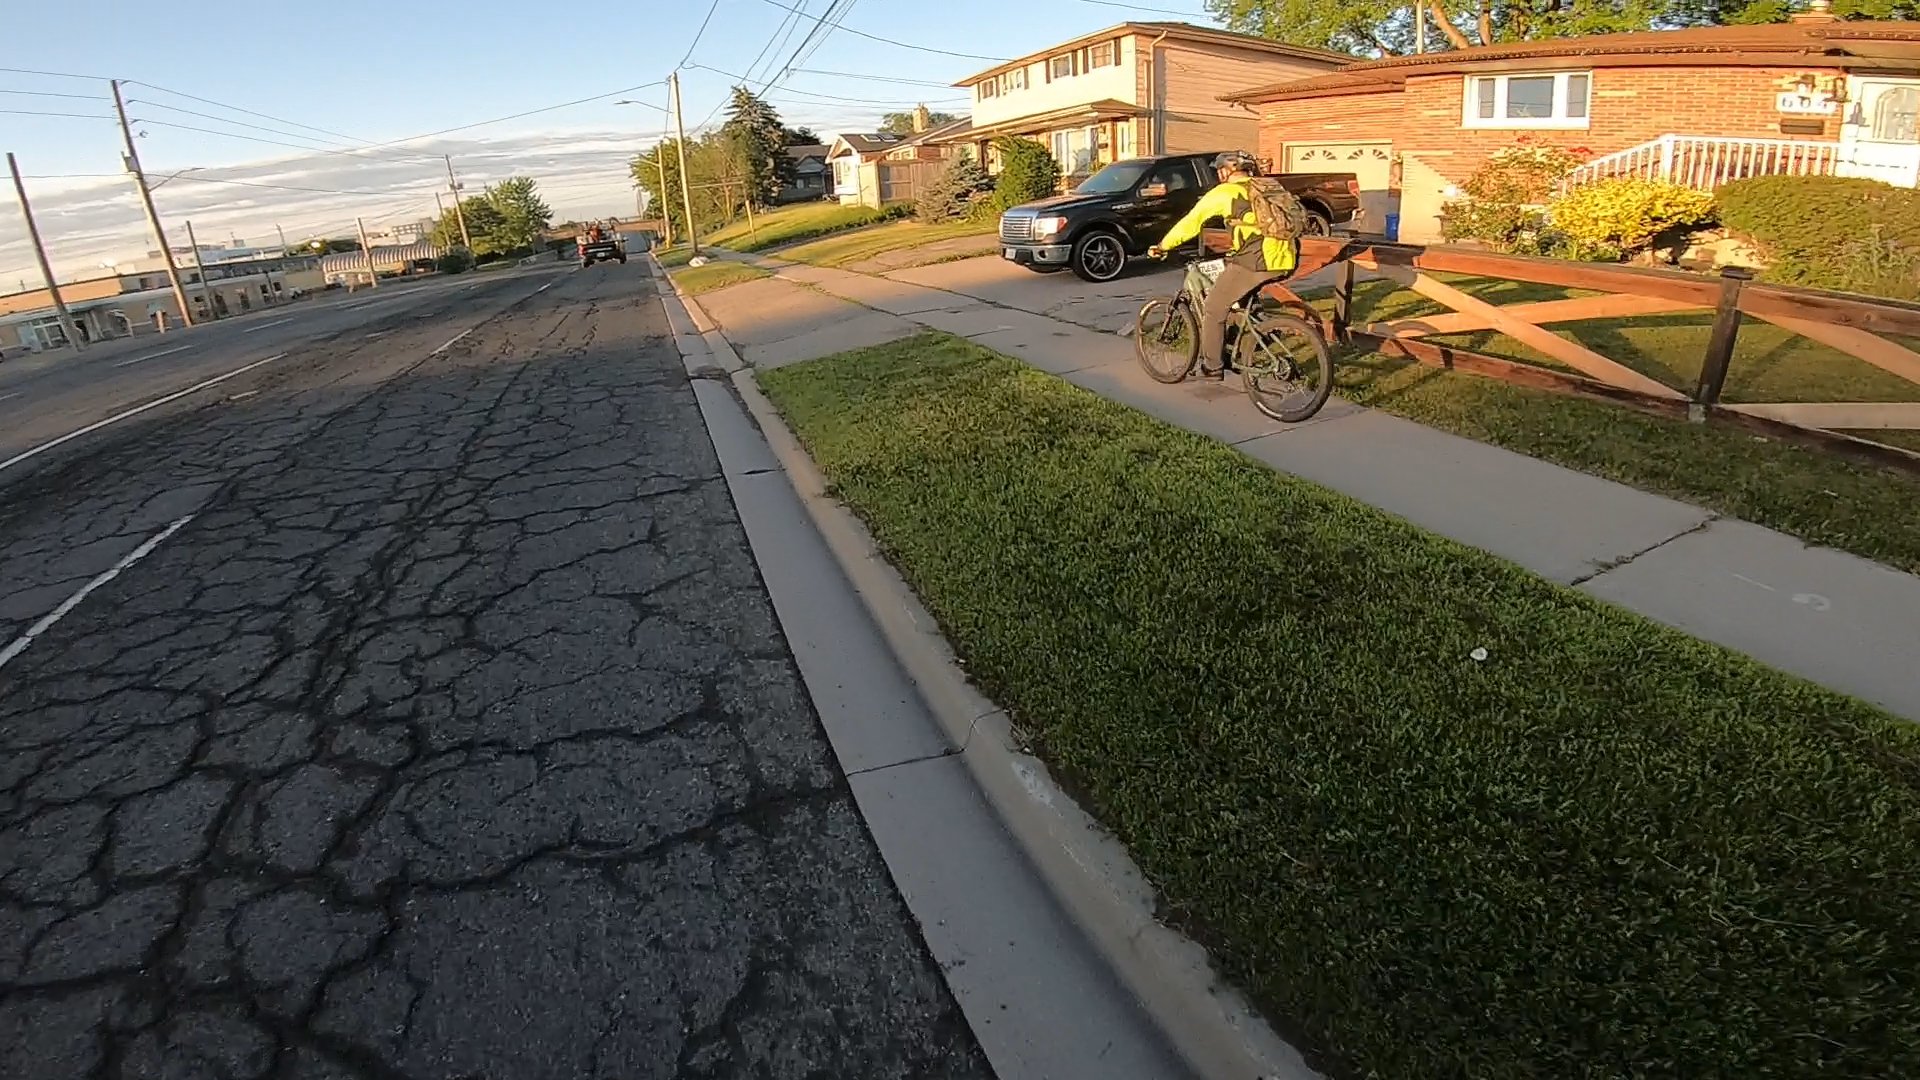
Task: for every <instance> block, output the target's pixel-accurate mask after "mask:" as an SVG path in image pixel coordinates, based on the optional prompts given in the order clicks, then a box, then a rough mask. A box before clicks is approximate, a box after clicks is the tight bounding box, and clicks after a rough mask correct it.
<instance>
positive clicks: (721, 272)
mask: <svg viewBox="0 0 1920 1080" xmlns="http://www.w3.org/2000/svg"><path fill="white" fill-rule="evenodd" d="M668 272H669V273H670V274H672V275H673V280H674V283H675V284H677V285H679V286H680V291H681V292H683V293H686V294H687V295H688V296H699V295H700V294H701V293H704V292H712V291H713V290H715V289H724V288H726V287H727V286H729V285H738V284H740V283H741V282H743V281H753V280H755V279H757V278H763V277H770V276H772V275H770V274H768V273H767V271H765V270H762V269H760V268H759V267H757V266H749V265H747V264H746V263H743V262H732V261H728V260H722V259H715V260H714V261H712V262H709V263H706V264H703V265H701V266H682V267H679V268H678V269H675V270H671V271H668Z"/></svg>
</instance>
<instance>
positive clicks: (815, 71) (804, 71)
mask: <svg viewBox="0 0 1920 1080" xmlns="http://www.w3.org/2000/svg"><path fill="white" fill-rule="evenodd" d="M792 73H793V74H795V75H831V76H834V77H835V78H840V79H866V80H869V81H871V82H886V83H903V84H905V85H908V86H931V87H934V88H935V89H938V90H951V89H953V84H952V83H945V82H938V81H935V80H933V79H900V78H895V77H893V76H891V75H860V74H856V73H854V72H851V71H823V70H821V69H820V68H794V69H793V72H792Z"/></svg>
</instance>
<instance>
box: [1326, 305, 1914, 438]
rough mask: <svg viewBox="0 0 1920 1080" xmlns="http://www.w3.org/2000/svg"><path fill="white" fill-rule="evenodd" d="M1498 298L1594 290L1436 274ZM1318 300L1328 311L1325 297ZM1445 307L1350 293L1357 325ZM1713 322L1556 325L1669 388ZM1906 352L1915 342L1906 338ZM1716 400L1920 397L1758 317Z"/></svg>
mask: <svg viewBox="0 0 1920 1080" xmlns="http://www.w3.org/2000/svg"><path fill="white" fill-rule="evenodd" d="M1435 276H1436V277H1439V278H1441V279H1442V280H1446V281H1449V282H1450V283H1452V284H1453V285H1455V286H1457V287H1459V288H1461V289H1464V290H1465V291H1467V292H1469V293H1472V294H1474V295H1475V296H1478V297H1480V298H1482V299H1484V300H1487V301H1490V302H1492V303H1496V304H1518V303H1532V302H1536V301H1543V300H1563V299H1567V298H1569V297H1576V296H1591V295H1594V294H1592V293H1590V292H1586V291H1582V290H1578V289H1567V288H1562V287H1559V286H1554V285H1537V284H1533V283H1531V282H1523V281H1500V280H1493V279H1488V278H1466V277H1459V276H1457V275H1447V274H1439V275H1435ZM1319 303H1320V304H1321V306H1323V307H1326V308H1328V309H1331V306H1332V300H1331V299H1322V300H1320V301H1319ZM1447 310H1448V309H1447V308H1446V306H1445V305H1443V304H1439V303H1437V302H1435V301H1432V300H1429V299H1427V298H1426V297H1424V296H1421V295H1420V294H1418V293H1416V292H1414V291H1413V290H1411V289H1401V288H1397V287H1396V286H1395V285H1394V284H1393V283H1392V282H1389V281H1379V280H1376V281H1368V282H1362V283H1361V284H1359V285H1358V286H1356V287H1355V289H1354V319H1355V321H1356V322H1385V321H1386V320H1389V319H1402V318H1410V317H1416V316H1422V315H1438V314H1442V313H1444V312H1446V311H1447ZM1712 328H1713V313H1712V312H1708V311H1701V312H1695V313H1684V314H1674V315H1637V316H1634V317H1632V318H1628V319H1589V320H1585V321H1582V322H1573V323H1555V324H1553V325H1551V326H1550V327H1549V329H1551V330H1553V331H1554V332H1555V333H1557V334H1559V335H1560V336H1561V337H1564V338H1567V339H1568V340H1571V341H1576V342H1579V343H1580V344H1582V345H1585V346H1587V347H1588V348H1590V349H1592V350H1593V351H1595V352H1597V353H1599V354H1601V355H1602V356H1606V357H1609V358H1611V359H1613V360H1616V361H1618V362H1620V363H1622V364H1625V365H1626V366H1628V367H1630V368H1633V369H1634V370H1635V371H1638V372H1640V373H1642V374H1644V375H1648V376H1650V377H1652V378H1655V379H1658V380H1659V381H1661V382H1663V383H1665V384H1666V385H1668V386H1670V387H1673V388H1674V389H1677V390H1681V391H1684V392H1687V393H1691V392H1692V390H1693V388H1694V386H1695V385H1696V384H1697V383H1698V382H1699V379H1700V363H1701V358H1702V357H1704V356H1705V355H1706V347H1707V338H1708V335H1709V334H1711V332H1712ZM1429 340H1432V341H1436V342H1441V343H1444V344H1450V345H1458V346H1460V347H1462V348H1467V349H1472V350H1473V351H1475V352H1482V353H1486V354H1488V355H1490V356H1500V357H1506V358H1508V359H1513V360H1522V361H1525V362H1527V363H1533V364H1539V365H1541V366H1543V367H1550V368H1555V369H1558V370H1562V371H1566V370H1571V369H1569V368H1567V367H1566V366H1565V365H1563V364H1561V363H1560V362H1559V361H1556V360H1552V359H1549V358H1548V357H1546V356H1544V355H1542V354H1540V353H1538V352H1536V351H1534V350H1533V349H1532V348H1530V347H1528V346H1526V345H1523V344H1521V343H1520V342H1518V341H1515V340H1514V339H1512V338H1510V337H1507V336H1506V335H1504V334H1498V333H1494V332H1493V331H1480V332H1476V333H1468V334H1436V335H1433V336H1432V337H1431V338H1430V339H1429ZM1903 344H1906V345H1907V346H1908V347H1909V348H1913V347H1916V345H1920V343H1916V342H1914V341H1910V340H1909V341H1904V342H1903ZM1722 397H1723V399H1724V400H1726V401H1728V402H1730V403H1739V402H1762V401H1920V384H1916V383H1912V382H1908V381H1907V380H1906V379H1903V378H1901V377H1900V376H1898V375H1895V374H1893V373H1891V372H1888V371H1883V370H1881V369H1880V368H1877V367H1874V366H1873V365H1872V364H1869V363H1867V362H1866V361H1864V360H1858V359H1855V358H1854V357H1851V356H1848V355H1847V354H1846V353H1843V352H1841V351H1839V350H1838V349H1832V348H1828V347H1827V346H1825V345H1821V344H1819V343H1817V342H1813V341H1810V340H1808V339H1806V338H1803V337H1801V336H1800V335H1798V334H1795V333H1792V332H1790V331H1787V330H1783V329H1781V328H1780V327H1777V326H1774V325H1773V324H1772V323H1768V322H1762V321H1761V320H1759V319H1747V320H1745V321H1744V322H1743V324H1742V325H1741V328H1740V337H1739V343H1738V348H1737V350H1736V351H1735V353H1734V358H1733V363H1732V364H1731V365H1729V366H1728V368H1727V382H1726V386H1725V388H1724V390H1723V393H1722ZM1855 434H1859V435H1862V436H1864V437H1866V438H1870V439H1875V440H1877V441H1880V442H1886V443H1891V444H1894V445H1898V446H1904V447H1907V448H1909V449H1915V450H1920V432H1913V431H1908V432H1901V431H1863V432H1856V433H1855Z"/></svg>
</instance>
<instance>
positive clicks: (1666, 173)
mask: <svg viewBox="0 0 1920 1080" xmlns="http://www.w3.org/2000/svg"><path fill="white" fill-rule="evenodd" d="M1660 179H1662V180H1671V179H1673V136H1672V135H1662V136H1660Z"/></svg>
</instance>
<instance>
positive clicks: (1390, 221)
mask: <svg viewBox="0 0 1920 1080" xmlns="http://www.w3.org/2000/svg"><path fill="white" fill-rule="evenodd" d="M1387 239H1389V240H1398V239H1400V215H1399V214H1388V215H1387Z"/></svg>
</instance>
